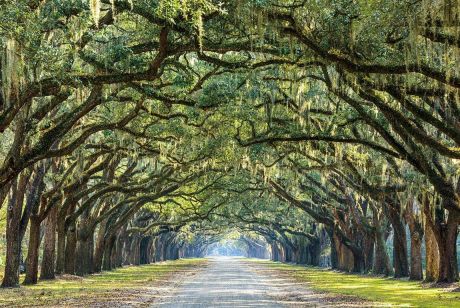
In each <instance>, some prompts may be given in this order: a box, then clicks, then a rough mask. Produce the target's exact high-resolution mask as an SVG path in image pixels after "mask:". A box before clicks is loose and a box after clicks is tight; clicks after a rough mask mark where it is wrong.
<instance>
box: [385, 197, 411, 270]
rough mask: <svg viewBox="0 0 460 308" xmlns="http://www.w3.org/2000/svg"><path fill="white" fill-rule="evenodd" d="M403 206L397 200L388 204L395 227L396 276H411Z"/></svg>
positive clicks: (394, 257) (394, 260)
mask: <svg viewBox="0 0 460 308" xmlns="http://www.w3.org/2000/svg"><path fill="white" fill-rule="evenodd" d="M400 209H401V206H400V204H399V203H397V202H392V203H391V204H388V218H389V220H390V222H391V226H392V227H393V267H394V274H395V275H394V276H395V278H400V277H407V276H409V262H408V258H407V242H406V229H405V227H404V224H403V221H402V218H401V211H400Z"/></svg>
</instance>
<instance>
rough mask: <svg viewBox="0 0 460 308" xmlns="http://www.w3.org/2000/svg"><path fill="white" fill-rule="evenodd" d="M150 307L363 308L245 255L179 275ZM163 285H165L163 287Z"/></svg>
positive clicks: (347, 299) (225, 259)
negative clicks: (194, 272)
mask: <svg viewBox="0 0 460 308" xmlns="http://www.w3.org/2000/svg"><path fill="white" fill-rule="evenodd" d="M179 279H180V280H182V281H181V282H177V281H175V283H174V285H175V287H174V289H173V291H170V292H169V293H168V294H163V295H162V296H160V297H159V298H158V299H157V301H156V303H153V304H152V306H151V307H162V308H184V307H268V308H270V307H363V306H367V305H365V304H364V305H363V303H362V302H360V301H354V300H351V301H350V298H342V297H337V296H332V297H331V296H329V295H327V294H324V293H318V292H315V291H313V290H311V289H309V288H308V287H306V286H305V284H301V283H297V282H295V281H293V279H292V278H289V277H282V276H280V275H279V273H277V272H273V271H271V270H269V269H264V268H263V267H260V266H257V262H248V261H247V260H245V259H244V258H231V257H218V258H210V259H209V263H208V265H207V266H206V267H204V268H202V269H200V270H199V271H198V272H197V273H196V274H194V275H191V276H188V277H181V278H179ZM163 287H166V286H163Z"/></svg>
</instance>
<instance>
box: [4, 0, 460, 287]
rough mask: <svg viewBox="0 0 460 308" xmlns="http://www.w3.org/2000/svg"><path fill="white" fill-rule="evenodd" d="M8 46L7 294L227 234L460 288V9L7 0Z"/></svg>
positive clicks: (201, 251)
mask: <svg viewBox="0 0 460 308" xmlns="http://www.w3.org/2000/svg"><path fill="white" fill-rule="evenodd" d="M0 39H1V40H0V44H1V62H0V69H1V76H0V84H1V95H0V207H1V208H0V211H1V213H2V214H1V215H2V217H3V220H2V228H3V229H2V232H3V234H4V237H3V239H2V256H1V260H2V262H3V265H4V275H3V282H2V286H3V287H15V286H18V285H19V283H20V280H19V274H20V272H23V273H24V274H25V278H24V281H23V283H24V284H35V283H37V280H38V279H53V278H55V277H56V275H59V274H63V273H67V274H74V275H80V276H83V275H87V274H90V273H97V272H100V271H103V270H104V271H105V270H111V269H114V268H117V267H120V266H124V265H128V264H134V265H138V264H147V263H152V262H157V261H162V260H169V259H177V258H181V257H200V256H204V255H206V254H208V253H210V252H211V251H212V250H213V247H214V248H216V247H217V246H216V245H217V244H216V243H219V241H222V240H224V239H225V238H226V236H227V235H228V234H231V235H232V236H233V241H235V243H237V244H235V245H237V247H239V248H238V249H241V251H243V252H244V253H245V254H246V255H247V256H249V257H258V258H271V259H273V260H278V261H285V262H295V263H300V264H310V265H315V266H324V267H331V268H333V269H338V270H343V271H349V272H357V273H373V274H378V275H383V276H393V277H409V278H410V279H413V280H425V281H432V282H454V281H458V278H459V267H458V260H457V259H458V258H457V245H458V231H459V223H460V181H459V175H460V169H459V164H460V161H459V159H460V2H459V1H458V0H414V1H393V0H232V1H230V0H228V1H227V0H222V1H216V0H0ZM235 247H236V246H235Z"/></svg>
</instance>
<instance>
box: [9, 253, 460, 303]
mask: <svg viewBox="0 0 460 308" xmlns="http://www.w3.org/2000/svg"><path fill="white" fill-rule="evenodd" d="M0 305H3V306H8V307H24V306H29V307H32V306H33V307H37V306H47V307H110V308H116V307H163V308H168V307H178V308H180V307H377V306H378V307H393V306H398V307H436V308H437V307H460V293H459V292H455V291H454V290H453V289H452V288H450V289H439V288H436V289H434V288H427V287H426V286H424V285H421V284H420V283H415V282H408V281H402V280H394V279H383V278H379V277H365V276H359V275H351V274H343V273H338V272H333V271H329V270H323V269H318V268H311V267H304V266H296V265H289V264H281V263H275V262H270V261H262V260H254V259H245V258H209V259H186V260H178V261H168V262H160V263H156V264H152V265H145V266H138V267H134V266H132V267H125V268H122V269H118V270H116V271H113V272H106V273H102V274H99V275H92V276H88V277H86V278H78V277H75V276H64V277H60V278H59V279H57V280H55V281H48V282H40V283H39V284H38V285H36V286H32V287H21V288H19V289H8V290H0Z"/></svg>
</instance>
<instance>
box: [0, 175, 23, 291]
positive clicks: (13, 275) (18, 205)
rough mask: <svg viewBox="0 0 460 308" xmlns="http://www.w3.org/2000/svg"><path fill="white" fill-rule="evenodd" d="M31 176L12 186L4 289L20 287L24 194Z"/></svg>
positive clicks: (8, 211)
mask: <svg viewBox="0 0 460 308" xmlns="http://www.w3.org/2000/svg"><path fill="white" fill-rule="evenodd" d="M29 177H30V174H27V172H25V173H22V174H21V175H20V176H19V180H18V181H17V183H16V181H15V183H13V185H12V192H11V198H10V200H9V202H8V208H7V213H6V215H7V216H6V219H7V223H6V260H5V274H4V277H3V282H2V287H3V288H12V287H19V262H20V255H21V232H20V228H21V215H22V208H23V203H24V194H25V189H26V185H27V183H28V180H29Z"/></svg>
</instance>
